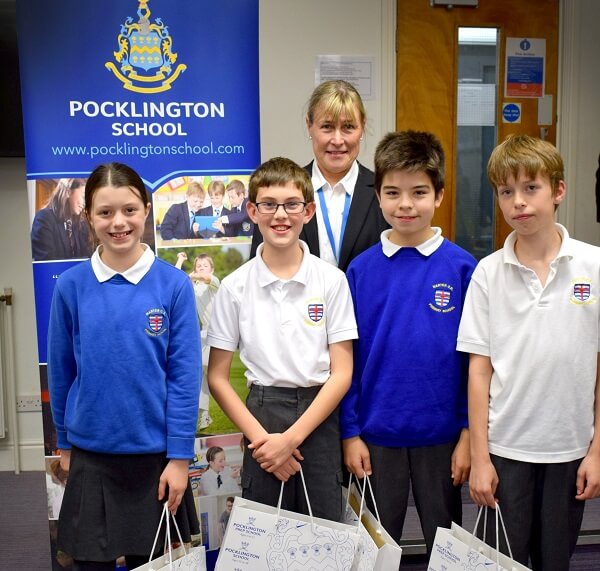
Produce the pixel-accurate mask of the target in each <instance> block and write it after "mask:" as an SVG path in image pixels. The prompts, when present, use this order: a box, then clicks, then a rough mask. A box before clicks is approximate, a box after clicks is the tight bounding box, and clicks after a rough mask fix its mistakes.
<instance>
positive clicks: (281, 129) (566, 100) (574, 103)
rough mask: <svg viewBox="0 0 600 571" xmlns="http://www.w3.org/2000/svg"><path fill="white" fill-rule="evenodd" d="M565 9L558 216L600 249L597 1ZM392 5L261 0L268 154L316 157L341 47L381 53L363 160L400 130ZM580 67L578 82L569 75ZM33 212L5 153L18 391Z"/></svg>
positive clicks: (0, 273) (5, 261) (28, 465)
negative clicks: (313, 148) (311, 111)
mask: <svg viewBox="0 0 600 571" xmlns="http://www.w3.org/2000/svg"><path fill="white" fill-rule="evenodd" d="M563 5H564V6H563V11H564V12H566V13H565V14H564V16H565V17H564V20H563V21H564V22H565V23H566V24H567V26H568V27H567V29H565V30H564V35H565V37H566V41H565V46H564V50H566V53H564V54H563V58H565V61H563V66H562V67H563V69H562V73H561V80H562V82H563V89H562V91H561V101H560V103H559V106H560V112H559V114H560V117H559V121H560V132H559V147H560V149H561V152H562V153H563V154H565V155H566V158H567V175H568V179H567V183H568V186H569V192H570V203H569V204H567V205H566V206H567V208H565V209H564V210H563V206H565V205H564V204H563V206H561V209H560V210H559V212H560V213H561V216H563V218H564V219H565V222H566V223H567V224H568V226H569V229H570V231H572V233H573V234H574V235H575V236H576V237H577V238H580V239H582V240H586V241H588V242H592V243H596V244H599V245H600V224H597V223H596V222H595V220H594V212H595V206H594V173H595V169H596V167H597V158H598V153H599V152H600V106H598V104H597V101H598V97H599V95H600V68H599V66H598V65H597V59H598V54H600V35H599V34H598V33H597V22H598V21H600V3H598V2H597V0H578V1H577V2H570V1H569V0H563ZM574 5H575V6H574ZM394 6H395V2H394V0H377V1H375V0H373V1H369V2H366V1H364V0H319V1H317V0H304V1H303V2H297V1H296V0H260V10H261V13H260V38H261V54H260V66H261V80H260V85H261V130H262V143H261V150H262V157H263V159H266V158H269V157H271V156H274V155H286V156H289V157H290V158H293V159H295V160H296V161H298V162H300V163H301V164H303V163H305V162H307V161H308V160H309V159H310V155H311V153H310V145H309V142H308V140H307V138H306V132H305V129H304V122H303V116H304V113H305V103H306V101H307V99H308V97H309V95H310V92H311V90H312V88H313V86H314V60H315V56H316V55H317V54H336V53H337V54H346V55H374V56H375V58H376V61H377V64H378V65H377V69H378V72H377V73H378V74H379V78H380V79H379V84H378V87H379V88H380V89H381V91H379V92H378V93H380V97H379V98H378V99H377V100H376V101H372V102H367V113H368V115H369V125H370V133H368V135H367V140H366V145H365V146H364V147H363V152H362V154H361V160H362V161H363V162H364V163H365V164H367V165H371V164H372V155H373V151H374V148H375V145H376V142H377V140H378V139H379V137H380V136H381V135H382V134H383V133H385V132H386V131H388V130H390V129H393V127H394V84H395V63H394V59H393V53H394V40H393V37H394V30H395V12H394ZM339 30H341V32H340V31H339ZM355 30H360V34H358V35H357V34H356V32H355ZM382 69H386V70H388V71H387V73H385V74H383V73H381V70H382ZM573 73H574V74H575V75H576V77H575V81H573V80H572V78H571V77H570V75H569V74H573ZM27 212H28V201H27V191H26V184H25V165H24V161H23V160H22V159H0V288H3V287H12V288H13V289H14V291H15V296H14V311H13V313H14V317H15V345H16V349H15V353H16V357H15V368H16V376H17V394H18V395H28V394H32V393H35V394H37V393H38V392H39V379H38V368H37V348H36V347H37V344H36V341H35V339H36V333H35V318H34V313H33V286H32V270H31V262H30V259H31V251H30V244H29V217H28V214H27ZM18 418H19V430H20V433H21V436H20V449H21V457H22V469H25V470H27V469H43V462H42V456H43V444H42V442H43V440H42V438H43V437H42V428H41V414H39V413H31V412H25V413H19V415H18ZM12 462H13V460H12V443H11V442H10V439H8V440H7V439H4V440H0V470H11V469H12V468H13V463H12Z"/></svg>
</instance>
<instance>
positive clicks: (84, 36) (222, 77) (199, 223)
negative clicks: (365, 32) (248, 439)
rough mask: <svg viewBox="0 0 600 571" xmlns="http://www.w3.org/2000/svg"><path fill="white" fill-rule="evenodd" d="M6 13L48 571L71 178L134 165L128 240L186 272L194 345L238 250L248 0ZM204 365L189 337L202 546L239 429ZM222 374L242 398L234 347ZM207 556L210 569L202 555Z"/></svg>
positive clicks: (252, 103) (246, 135) (253, 110)
mask: <svg viewBox="0 0 600 571" xmlns="http://www.w3.org/2000/svg"><path fill="white" fill-rule="evenodd" d="M17 26H18V38H19V60H20V71H21V91H22V100H23V117H24V131H25V151H26V169H27V187H28V194H29V209H30V212H29V214H30V220H31V248H32V268H33V278H34V295H35V306H36V322H37V334H38V360H39V370H40V387H41V396H42V419H43V425H44V448H45V454H46V481H47V491H48V519H49V527H50V538H51V545H52V568H53V569H55V570H59V569H60V570H63V569H70V568H71V560H70V558H69V557H68V556H67V555H66V554H64V553H61V552H57V549H56V530H57V519H58V514H59V512H60V506H61V501H62V495H63V491H64V488H65V485H66V483H67V479H68V473H66V472H64V471H63V470H61V468H60V463H59V456H58V450H57V448H58V446H57V437H56V430H55V427H54V423H53V420H52V413H51V410H50V398H49V392H48V379H47V376H48V375H47V357H48V355H47V332H48V323H49V315H50V305H51V300H52V294H53V291H54V286H55V283H56V280H57V278H58V277H59V276H60V274H61V273H62V272H64V271H65V270H67V269H68V268H71V267H73V266H75V265H77V264H80V263H82V261H84V260H87V259H89V258H90V257H91V256H92V254H93V253H94V251H95V249H96V246H97V244H96V242H95V238H94V235H93V232H92V230H91V228H90V225H89V223H88V221H87V217H86V214H85V192H84V191H85V184H86V180H87V178H88V176H89V174H90V173H91V172H92V171H93V170H94V169H95V168H96V167H97V166H98V165H100V164H103V163H109V162H120V163H125V164H126V165H128V166H129V167H131V168H133V169H134V170H135V171H136V172H137V173H138V174H139V175H140V177H141V178H142V180H143V181H144V184H145V185H146V188H147V190H148V191H149V192H150V193H151V209H150V213H149V215H148V217H147V219H146V224H145V227H144V233H143V239H142V242H143V243H144V244H147V245H148V247H149V248H150V249H151V250H152V251H153V252H154V253H155V254H156V256H157V257H158V258H160V259H162V260H164V261H166V262H167V263H169V264H171V265H173V266H175V267H177V268H179V269H180V270H181V271H182V272H184V273H185V274H186V275H187V276H188V277H189V279H190V281H191V282H192V285H193V290H194V302H195V303H194V306H193V307H190V312H194V313H195V314H196V315H197V317H198V321H199V324H200V328H201V340H202V343H203V344H204V342H205V340H206V334H207V328H208V324H209V323H210V319H211V317H212V306H213V301H214V297H215V295H216V293H217V291H218V288H219V286H220V283H221V280H223V278H224V277H225V276H227V275H228V274H230V273H231V272H232V271H234V270H235V269H237V268H238V267H239V266H240V265H242V264H243V263H244V262H245V261H247V260H248V257H249V255H250V244H251V240H252V233H253V225H252V222H251V221H250V219H249V218H248V215H247V212H246V203H247V200H248V180H249V176H250V174H251V172H252V171H253V170H254V169H255V168H256V167H257V166H258V165H259V163H260V130H259V125H260V121H259V93H258V86H259V76H258V0H222V1H220V2H206V3H205V2H203V3H198V2H196V1H195V0H86V2H81V1H80V0H59V1H58V3H56V2H55V3H49V2H47V1H46V0H28V1H27V2H19V3H18V4H17ZM149 326H150V327H151V326H152V324H149ZM110 334H111V332H110V331H107V335H110ZM207 365H208V348H207V347H206V346H205V345H203V348H202V370H203V382H202V389H201V391H200V394H199V395H198V425H197V433H196V436H197V438H196V446H195V458H194V460H193V463H192V464H190V472H189V474H190V481H191V483H192V487H193V491H194V499H195V505H196V508H197V511H198V515H199V519H200V522H201V531H202V533H201V534H200V536H198V537H195V543H196V544H200V543H202V544H204V545H205V547H206V548H207V549H211V550H212V549H217V548H218V547H219V545H220V543H221V539H222V537H223V533H224V530H225V526H226V523H227V520H228V514H229V511H230V509H231V505H232V504H233V497H234V496H235V495H239V494H241V488H240V469H241V459H242V449H241V446H242V443H243V441H242V435H241V434H240V433H239V430H238V428H237V427H236V426H234V425H233V424H232V423H231V422H230V421H229V419H228V418H227V417H226V415H225V414H224V413H223V412H222V410H221V409H220V408H219V407H218V406H217V405H216V403H215V401H214V399H213V398H212V397H211V395H210V392H209V390H208V383H207V381H206V368H207ZM232 384H233V385H234V387H235V388H236V391H237V392H238V394H239V395H240V396H241V398H243V399H245V397H246V394H247V387H246V380H245V376H244V367H243V366H242V364H241V362H240V360H239V356H238V355H236V356H235V358H234V366H233V368H232ZM209 555H210V554H209ZM207 559H208V564H209V568H211V565H212V561H213V560H214V559H216V557H214V558H213V557H208V558H207Z"/></svg>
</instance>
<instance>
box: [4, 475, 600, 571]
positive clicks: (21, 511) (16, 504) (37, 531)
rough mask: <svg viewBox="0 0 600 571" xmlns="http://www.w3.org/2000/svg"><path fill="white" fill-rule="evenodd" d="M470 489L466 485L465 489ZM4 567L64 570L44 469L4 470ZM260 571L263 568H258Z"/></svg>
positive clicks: (413, 565)
mask: <svg viewBox="0 0 600 571" xmlns="http://www.w3.org/2000/svg"><path fill="white" fill-rule="evenodd" d="M465 492H466V489H465ZM0 498H1V501H2V504H1V507H0V571H14V570H16V569H19V570H24V571H48V570H50V569H52V570H53V571H61V570H62V567H61V566H60V565H59V564H58V563H56V562H54V566H53V565H52V558H51V555H50V535H49V533H50V532H49V525H48V507H47V499H46V482H45V474H44V472H22V473H21V474H19V475H16V474H14V473H12V472H0ZM464 499H465V515H464V525H465V527H466V528H467V529H468V528H469V526H472V525H473V521H474V513H475V509H474V506H473V505H472V504H470V501H469V500H468V495H467V494H466V493H465V494H464ZM583 529H584V530H590V529H600V500H595V501H592V502H588V504H587V506H586V514H585V517H584V525H583ZM405 531H406V535H407V536H408V537H414V538H417V537H419V524H418V520H417V516H416V512H415V510H414V508H410V509H409V513H408V515H407V520H406V526H405ZM401 569H407V570H412V571H425V570H426V569H427V558H426V557H425V556H424V555H407V554H405V555H404V556H403V557H402V565H401ZM599 569H600V545H581V546H578V547H577V551H576V553H575V555H574V556H573V559H572V561H571V571H591V570H594V571H598V570H599ZM257 571H260V570H257Z"/></svg>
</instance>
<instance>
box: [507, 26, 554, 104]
mask: <svg viewBox="0 0 600 571" xmlns="http://www.w3.org/2000/svg"><path fill="white" fill-rule="evenodd" d="M505 63H506V65H505V70H506V72H505V78H504V85H505V89H504V95H505V96H506V97H542V96H543V95H544V81H545V74H544V70H545V67H546V66H545V63H546V40H545V39H540V38H537V39H534V38H506V62H505Z"/></svg>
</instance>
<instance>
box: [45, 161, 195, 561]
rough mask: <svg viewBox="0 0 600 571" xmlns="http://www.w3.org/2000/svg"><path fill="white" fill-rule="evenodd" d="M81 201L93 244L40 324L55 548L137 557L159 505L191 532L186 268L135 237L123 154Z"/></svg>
mask: <svg viewBox="0 0 600 571" xmlns="http://www.w3.org/2000/svg"><path fill="white" fill-rule="evenodd" d="M85 212H86V215H87V218H88V220H89V223H90V227H91V228H92V230H93V232H94V235H95V238H96V240H97V242H98V247H97V249H96V251H95V252H94V254H93V256H92V258H91V259H90V260H87V261H85V262H82V263H81V264H78V265H77V266H75V267H73V268H71V269H69V270H67V271H65V272H64V273H63V274H61V276H60V277H59V278H58V280H57V282H56V287H55V291H54V296H53V299H52V308H51V313H50V325H49V332H48V379H49V386H50V396H51V404H52V414H53V417H54V423H55V425H56V430H57V440H58V447H59V448H60V450H61V466H62V468H63V469H64V470H68V471H69V479H68V484H67V487H66V490H65V496H64V499H63V504H62V508H61V512H60V517H59V531H58V547H59V549H61V550H62V551H65V552H66V553H68V554H70V555H71V556H72V557H73V559H74V569H75V570H76V571H88V570H91V569H94V570H101V569H102V570H103V569H106V570H109V569H111V570H112V569H114V567H115V559H116V558H117V557H119V556H120V555H126V558H127V564H128V567H129V568H130V569H132V568H133V567H137V566H138V565H140V564H142V563H144V562H145V561H147V560H148V558H149V556H150V552H151V549H152V541H153V539H154V534H155V532H156V528H157V527H158V522H159V519H160V514H161V510H162V502H165V501H166V502H168V507H169V509H170V510H171V512H173V513H176V514H177V519H178V522H179V523H180V529H181V531H182V534H183V536H184V540H188V541H189V538H190V534H194V533H198V532H199V530H198V520H197V517H196V513H195V509H194V504H193V498H192V495H191V488H190V487H189V482H188V462H189V460H190V459H191V458H192V457H193V456H194V436H195V429H196V421H197V411H198V409H197V404H198V393H199V388H200V387H199V385H200V378H201V357H200V333H199V327H198V320H197V317H196V313H195V311H194V293H193V289H192V285H191V283H190V281H189V279H188V278H187V276H186V275H185V274H184V273H183V272H181V271H179V270H178V269H177V268H174V267H172V266H171V265H169V264H167V263H165V262H163V261H162V260H159V259H157V258H155V256H154V253H153V252H152V250H151V249H150V248H149V247H148V246H147V245H145V244H142V242H141V238H142V235H143V232H144V223H145V220H146V217H147V216H148V214H149V212H150V201H149V196H148V194H147V191H146V188H145V186H144V183H143V182H142V180H141V178H140V177H139V175H138V174H137V173H136V172H135V171H133V170H132V169H131V168H129V167H127V166H126V165H123V164H119V163H111V164H107V165H101V166H99V167H97V168H96V169H95V170H94V171H93V172H92V174H91V175H90V178H89V179H88V181H87V184H86V188H85Z"/></svg>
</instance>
